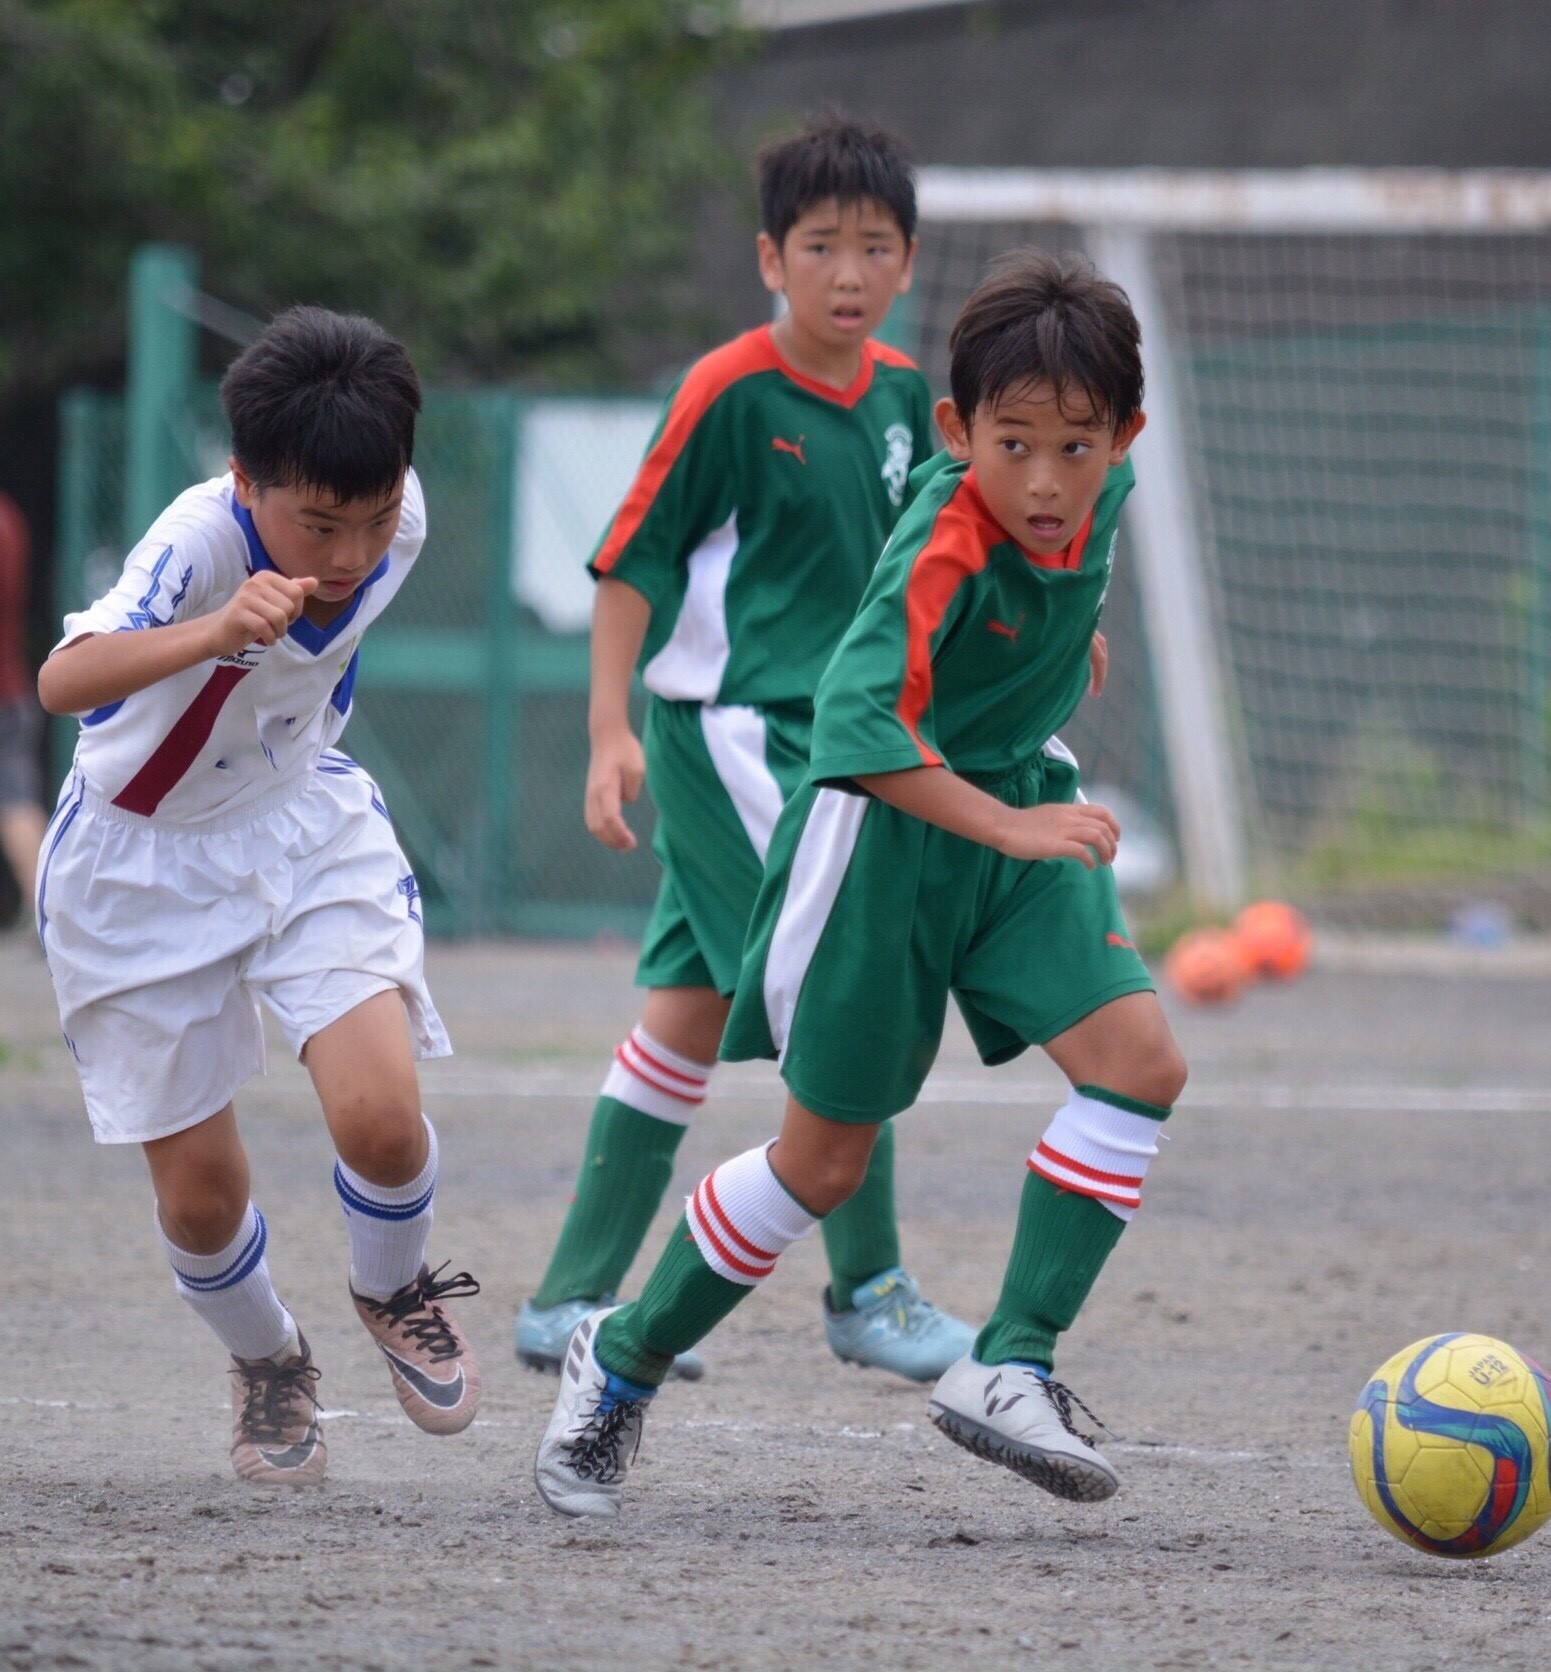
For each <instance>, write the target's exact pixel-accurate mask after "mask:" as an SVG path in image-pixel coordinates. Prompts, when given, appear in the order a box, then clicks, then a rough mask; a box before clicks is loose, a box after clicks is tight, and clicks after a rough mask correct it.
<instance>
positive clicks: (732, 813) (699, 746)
mask: <svg viewBox="0 0 1551 1672" xmlns="http://www.w3.org/2000/svg"><path fill="white" fill-rule="evenodd" d="M812 731H813V721H812V718H811V716H808V715H805V714H800V713H799V714H793V713H791V712H789V711H786V710H777V709H761V708H743V707H734V706H729V705H724V706H720V707H711V706H708V705H706V704H703V703H695V702H666V701H664V700H663V699H662V698H661V697H653V698H652V700H651V704H650V706H649V707H648V709H647V714H646V738H645V744H646V783H647V787H648V788H649V789H650V790H651V792H652V800H653V802H655V803H656V807H657V833H656V836H655V837H654V838H653V841H652V851H653V852H654V853H655V854H656V855H657V858H658V859H659V861H661V864H662V870H663V877H662V885H661V887H660V888H659V889H658V891H657V903H656V905H655V906H653V908H652V915H651V919H650V921H649V922H648V923H647V926H646V936H645V939H644V940H643V942H642V945H641V961H640V963H639V964H638V965H637V966H636V984H637V985H638V986H641V987H714V988H715V989H716V990H717V992H719V993H720V994H722V996H723V997H724V998H725V997H728V996H730V995H731V993H732V990H733V988H734V987H735V986H736V985H737V981H738V969H739V965H740V964H741V963H742V960H743V942H744V937H745V936H746V935H747V934H748V927H749V918H750V917H751V916H752V915H753V911H754V902H755V900H756V899H757V898H758V896H759V880H760V877H761V876H762V875H763V873H764V868H765V850H766V849H767V848H768V847H769V845H770V837H771V833H772V831H773V830H774V829H775V825H776V821H777V819H778V818H779V817H780V813H781V808H782V806H783V805H784V804H785V802H786V800H787V798H788V797H789V796H790V795H791V794H792V793H793V792H794V791H795V790H796V789H797V787H798V785H800V784H801V783H802V781H803V776H804V774H805V773H806V772H807V770H808V746H809V743H810V741H811V738H812Z"/></svg>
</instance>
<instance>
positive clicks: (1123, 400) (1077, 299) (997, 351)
mask: <svg viewBox="0 0 1551 1672" xmlns="http://www.w3.org/2000/svg"><path fill="white" fill-rule="evenodd" d="M1141 342H1142V334H1141V328H1140V327H1139V326H1138V325H1137V323H1136V315H1135V314H1134V313H1132V311H1131V303H1130V300H1129V298H1128V297H1127V296H1126V293H1125V292H1124V291H1123V290H1122V289H1121V288H1120V286H1119V285H1118V284H1116V283H1115V282H1114V281H1113V280H1112V279H1106V278H1105V277H1104V275H1103V274H1102V273H1100V272H1099V271H1098V270H1097V268H1095V267H1094V265H1093V263H1092V262H1090V261H1088V260H1086V259H1084V258H1083V257H1082V256H1076V255H1064V256H1053V255H1046V254H1045V252H1044V251H1043V250H1019V251H1017V252H1016V253H1015V254H1013V255H1010V256H1008V257H1007V258H1006V259H1005V260H1004V261H1002V262H1001V263H999V264H998V265H997V267H996V268H995V270H994V271H993V272H992V273H991V275H990V277H989V278H987V279H985V280H983V281H982V282H981V283H980V284H979V285H978V286H977V287H976V288H975V291H974V293H973V294H972V295H971V296H970V298H969V300H968V301H967V302H966V303H965V304H964V307H963V310H962V311H961V312H960V314H959V317H958V319H957V320H956V321H955V322H954V326H953V333H952V335H951V336H950V337H949V338H948V353H949V356H950V366H949V373H948V380H949V385H950V387H951V388H952V390H953V404H954V406H955V407H957V408H958V413H959V417H960V418H961V419H963V421H964V422H965V424H969V423H970V422H971V421H972V420H973V418H974V416H975V414H976V412H978V411H979V410H980V408H981V407H983V406H994V405H995V404H996V402H997V401H998V400H999V399H1000V398H1001V397H1002V396H1003V395H1005V394H1007V392H1008V391H1009V390H1011V389H1017V388H1021V387H1022V386H1023V385H1025V384H1029V383H1048V384H1051V385H1052V386H1053V387H1054V389H1055V392H1056V398H1057V399H1058V400H1059V399H1062V398H1063V397H1064V396H1065V393H1066V391H1067V390H1068V389H1080V390H1081V391H1082V392H1083V394H1085V395H1086V396H1087V397H1088V399H1089V401H1090V402H1091V403H1092V405H1093V410H1094V412H1095V413H1096V414H1097V416H1098V417H1099V418H1100V419H1102V420H1103V421H1104V422H1106V423H1108V424H1109V426H1110V427H1111V428H1112V429H1115V430H1119V429H1122V428H1124V426H1125V425H1127V424H1129V423H1130V421H1131V420H1132V419H1133V418H1134V417H1135V416H1136V415H1137V413H1138V412H1140V411H1141V410H1142V355H1141Z"/></svg>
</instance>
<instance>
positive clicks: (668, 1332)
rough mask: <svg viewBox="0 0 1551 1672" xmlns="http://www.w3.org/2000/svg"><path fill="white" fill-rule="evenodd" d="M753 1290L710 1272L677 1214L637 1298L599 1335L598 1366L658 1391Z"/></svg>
mask: <svg viewBox="0 0 1551 1672" xmlns="http://www.w3.org/2000/svg"><path fill="white" fill-rule="evenodd" d="M753 1293H754V1290H753V1289H752V1288H751V1287H750V1286H749V1285H748V1284H746V1283H732V1282H729V1281H728V1280H727V1278H725V1277H722V1276H719V1275H718V1274H717V1273H716V1272H714V1271H712V1270H711V1268H710V1266H708V1265H707V1264H706V1262H705V1259H704V1257H703V1256H702V1255H701V1252H700V1250H699V1249H698V1248H697V1247H696V1246H695V1238H694V1234H693V1233H692V1232H691V1231H690V1228H689V1220H688V1218H687V1217H686V1216H685V1215H683V1214H680V1215H679V1222H678V1224H677V1225H675V1226H674V1227H673V1235H672V1236H671V1237H669V1239H668V1246H667V1247H666V1248H665V1249H664V1250H663V1251H662V1257H661V1258H660V1259H659V1260H658V1262H657V1264H656V1265H655V1266H654V1267H653V1268H652V1275H651V1276H650V1277H649V1278H647V1280H646V1287H645V1288H644V1289H643V1290H642V1291H641V1298H640V1299H639V1300H638V1301H633V1302H631V1304H630V1305H628V1306H622V1307H620V1309H619V1310H618V1311H617V1312H611V1313H610V1314H609V1315H608V1317H606V1318H605V1319H604V1320H603V1323H602V1325H601V1326H600V1328H599V1330H598V1340H597V1346H596V1349H595V1350H596V1352H597V1355H598V1363H599V1364H601V1365H602V1366H603V1368H604V1369H605V1370H611V1371H613V1373H614V1374H615V1375H616V1376H623V1377H624V1378H625V1380H626V1381H629V1382H638V1383H640V1384H641V1385H642V1386H644V1387H650V1388H655V1387H661V1386H662V1383H663V1381H664V1380H665V1379H666V1377H667V1374H668V1372H669V1370H671V1369H672V1368H673V1361H674V1359H675V1358H676V1357H677V1356H678V1355H679V1354H680V1353H684V1352H688V1350H689V1349H690V1348H691V1347H693V1346H694V1345H695V1343H696V1342H697V1341H701V1340H703V1339H704V1338H705V1337H706V1336H707V1335H709V1334H710V1333H711V1331H712V1330H713V1329H715V1328H716V1326H717V1325H718V1324H719V1323H720V1322H721V1321H722V1319H723V1318H725V1317H726V1316H727V1314H728V1313H729V1312H731V1311H732V1309H733V1308H734V1307H735V1306H736V1305H737V1304H738V1302H739V1301H741V1300H743V1299H744V1298H745V1296H748V1295H751V1294H753Z"/></svg>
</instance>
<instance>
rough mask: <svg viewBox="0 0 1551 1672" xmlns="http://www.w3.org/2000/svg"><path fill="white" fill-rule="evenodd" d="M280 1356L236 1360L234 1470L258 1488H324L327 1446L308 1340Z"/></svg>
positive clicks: (299, 1339) (233, 1372) (298, 1341)
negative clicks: (314, 1389)
mask: <svg viewBox="0 0 1551 1672" xmlns="http://www.w3.org/2000/svg"><path fill="white" fill-rule="evenodd" d="M277 1357H278V1359H279V1362H278V1363H277V1362H276V1359H275V1358H257V1359H245V1358H238V1357H237V1356H236V1355H235V1354H233V1356H232V1368H231V1378H232V1467H233V1468H234V1469H235V1470H236V1471H237V1475H238V1478H239V1479H241V1480H245V1481H248V1482H250V1483H251V1484H252V1485H254V1486H320V1485H321V1484H322V1482H323V1471H324V1469H325V1468H326V1467H327V1466H328V1447H327V1446H326V1445H324V1443H323V1430H322V1428H321V1427H320V1426H319V1424H318V1399H317V1395H316V1394H315V1393H314V1392H313V1388H314V1386H315V1385H316V1383H317V1380H318V1367H317V1366H316V1365H315V1364H314V1363H313V1362H312V1352H311V1350H310V1349H309V1347H308V1346H307V1340H306V1337H305V1336H303V1335H302V1334H300V1332H298V1333H297V1335H296V1337H295V1342H294V1346H291V1350H290V1351H289V1352H287V1351H286V1349H285V1348H282V1349H281V1351H280V1354H279V1355H277Z"/></svg>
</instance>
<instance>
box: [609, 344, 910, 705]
mask: <svg viewBox="0 0 1551 1672" xmlns="http://www.w3.org/2000/svg"><path fill="white" fill-rule="evenodd" d="M931 421H932V420H931V399H930V395H929V393H928V391H927V387H926V382H925V380H924V379H923V378H922V376H921V374H920V373H919V372H918V371H917V370H916V369H915V366H914V365H913V364H912V362H911V361H910V360H908V359H907V358H906V357H905V356H904V355H903V354H900V353H898V352H896V351H895V350H893V349H890V348H886V347H885V346H883V345H882V344H881V343H875V342H869V343H867V344H866V345H865V349H864V352H863V355H862V365H861V370H860V371H859V372H858V374H857V376H856V379H855V380H854V382H853V383H852V384H851V386H850V387H849V388H847V389H832V388H830V387H828V386H827V385H825V384H822V383H818V382H815V381H814V380H813V379H812V378H808V377H805V376H803V375H802V373H800V372H798V371H796V370H795V369H794V368H793V367H791V366H789V365H788V364H787V363H786V362H785V361H784V360H783V359H782V358H781V355H780V353H779V351H778V350H777V348H776V346H775V343H774V341H773V340H772V338H771V334H770V329H769V327H768V326H765V327H762V328H760V329H758V330H755V331H749V332H746V333H745V334H744V335H743V336H741V337H737V338H735V339H734V340H733V341H732V342H730V343H727V344H725V345H724V346H723V347H721V348H719V349H716V350H714V351H713V352H712V353H710V354H708V355H706V356H705V358H704V359H702V360H699V361H697V362H696V363H695V364H694V365H693V366H691V367H690V369H689V370H688V371H687V372H686V373H685V374H684V376H683V378H681V379H680V381H679V383H678V384H677V386H676V387H675V388H674V390H673V391H672V393H671V394H670V395H669V397H668V401H667V404H666V406H665V408H664V411H663V415H662V421H661V422H660V423H659V425H658V427H657V431H656V433H655V435H654V436H653V437H652V441H651V444H650V446H649V447H648V448H647V452H646V458H645V460H644V461H643V463H642V465H641V469H640V471H639V473H638V474H637V476H636V479H635V483H634V485H633V486H632V487H631V489H630V492H629V494H628V495H627V496H626V498H625V502H624V504H623V505H622V506H621V507H620V509H619V511H618V513H617V514H616V515H615V517H614V520H613V522H612V524H611V525H610V527H609V529H608V530H607V532H606V533H605V534H604V536H603V539H602V541H601V542H600V544H599V546H598V549H597V551H595V552H594V553H593V556H592V561H591V563H590V564H589V567H590V569H591V571H592V573H593V575H594V576H598V577H601V576H604V575H611V576H613V577H615V578H616V579H618V580H621V581H625V582H627V583H628V584H629V585H630V586H633V587H634V588H635V589H636V590H637V591H638V592H640V593H641V594H642V595H643V596H644V597H645V598H646V599H647V601H648V602H649V603H650V604H651V606H652V619H651V625H650V628H649V629H648V632H647V636H646V642H645V644H644V646H643V647H642V652H641V670H642V676H643V678H644V680H645V683H646V686H647V689H648V690H650V691H653V692H655V693H656V694H657V695H658V696H660V697H666V698H670V699H673V700H676V701H681V702H702V703H714V704H747V705H750V706H754V707H774V706H780V707H793V708H798V709H802V710H804V711H807V710H810V709H811V707H812V703H813V693H814V690H815V688H816V687H817V685H818V682H819V675H820V674H821V673H823V671H824V664H825V663H826V662H827V661H828V660H829V656H830V652H831V651H832V650H833V649H834V647H835V643H836V641H837V640H838V639H839V637H840V635H841V634H842V633H843V632H844V631H845V629H846V626H847V624H848V623H849V622H850V620H851V618H852V616H853V615H854V614H855V613H856V606H857V603H858V601H859V600H860V598H861V596H862V592H863V590H864V588H865V587H866V585H867V579H868V576H869V575H870V574H871V573H872V570H873V566H874V564H875V563H876V562H877V559H878V553H879V552H880V551H881V550H882V549H883V545H884V542H885V541H886V540H887V539H888V537H889V532H890V530H891V529H892V528H893V527H894V524H895V522H896V521H897V520H898V518H899V515H900V511H901V508H902V507H903V505H904V503H905V493H906V485H907V481H908V478H909V475H910V472H911V470H912V468H913V467H914V466H915V465H916V464H917V463H918V462H919V461H920V460H922V459H924V458H925V457H927V456H928V453H929V450H930V446H931V443H930V440H929V437H930V434H931Z"/></svg>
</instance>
